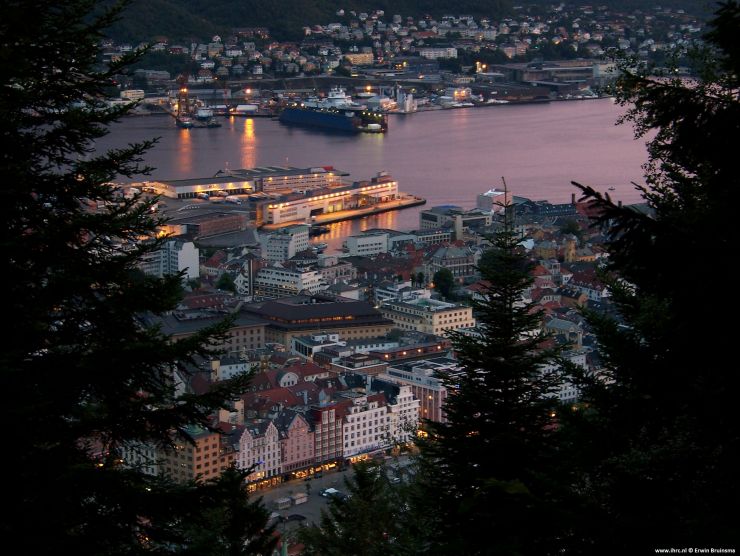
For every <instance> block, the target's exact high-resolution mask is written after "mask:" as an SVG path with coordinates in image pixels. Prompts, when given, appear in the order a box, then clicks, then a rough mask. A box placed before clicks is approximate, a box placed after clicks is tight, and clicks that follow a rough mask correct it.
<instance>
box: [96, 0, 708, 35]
mask: <svg viewBox="0 0 740 556" xmlns="http://www.w3.org/2000/svg"><path fill="white" fill-rule="evenodd" d="M579 3H584V4H585V3H587V2H586V1H585V0H584V1H583V2H574V3H573V4H579ZM543 4H549V3H547V2H543V0H518V1H517V2H516V5H518V6H528V5H543ZM644 4H645V3H644V0H602V1H601V2H600V3H599V5H607V6H609V7H611V8H613V9H624V10H625V11H627V10H633V9H643V10H645V9H646V7H645V5H644ZM513 5H514V2H513V0H420V1H415V0H373V1H370V2H367V1H362V0H211V1H208V0H132V2H131V5H130V7H129V8H128V9H127V10H126V12H125V13H124V16H123V19H122V20H121V21H120V22H118V23H117V24H116V25H114V26H113V27H112V28H111V29H110V32H109V36H111V37H112V38H114V39H117V40H126V41H135V42H138V41H148V40H151V39H153V38H154V37H158V36H164V37H167V38H168V39H169V40H170V42H181V41H182V42H188V41H189V39H190V38H196V39H199V40H203V39H205V38H208V37H210V36H212V35H215V34H220V35H225V34H228V33H229V31H230V30H231V29H233V28H235V27H254V26H257V27H267V28H268V29H269V30H270V32H271V34H272V36H273V37H275V38H277V39H298V38H300V37H301V36H302V27H304V26H306V25H315V24H326V23H330V22H333V21H343V22H347V21H348V20H349V18H350V15H349V12H350V11H351V10H354V11H355V12H357V13H360V12H367V13H370V12H372V11H373V10H378V9H380V10H384V11H385V19H386V20H388V19H390V17H391V16H392V15H393V14H401V15H402V16H404V17H406V16H414V17H415V18H418V17H420V16H423V15H425V14H429V15H432V16H442V15H444V14H452V15H461V14H468V15H473V16H484V15H485V16H489V17H493V18H494V19H498V18H500V17H501V16H505V15H508V14H512V15H514V17H516V15H515V14H517V13H521V12H518V11H517V10H514V9H513ZM712 5H714V4H713V2H711V1H710V0H698V1H697V0H664V1H662V2H661V6H663V7H670V8H673V9H686V10H687V11H691V12H702V11H704V10H705V9H707V8H708V7H709V6H712ZM340 8H341V9H344V10H345V13H346V15H345V16H344V17H343V18H342V17H339V16H338V15H337V10H339V9H340Z"/></svg>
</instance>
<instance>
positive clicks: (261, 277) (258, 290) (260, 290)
mask: <svg viewBox="0 0 740 556" xmlns="http://www.w3.org/2000/svg"><path fill="white" fill-rule="evenodd" d="M326 288H327V284H326V282H324V278H323V276H322V275H321V272H319V271H317V270H293V269H289V268H284V267H281V266H269V267H265V268H261V269H260V270H259V271H258V272H257V277H256V278H255V280H254V290H255V295H256V296H258V297H262V298H277V297H288V296H291V295H298V294H299V293H300V292H302V291H308V292H310V293H312V294H314V293H318V292H320V291H323V290H325V289H326Z"/></svg>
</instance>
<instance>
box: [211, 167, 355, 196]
mask: <svg viewBox="0 0 740 556" xmlns="http://www.w3.org/2000/svg"><path fill="white" fill-rule="evenodd" d="M216 175H217V176H231V177H237V178H242V179H244V180H248V181H251V182H252V183H253V184H254V189H255V191H264V192H265V193H271V192H275V191H299V190H312V189H323V188H326V187H333V186H337V185H341V184H342V178H343V177H346V176H349V174H348V173H346V172H342V171H341V170H337V169H336V168H334V167H333V166H315V167H311V168H296V167H293V166H288V167H283V166H261V167H258V168H240V169H238V170H221V171H220V172H218V173H217V174H216Z"/></svg>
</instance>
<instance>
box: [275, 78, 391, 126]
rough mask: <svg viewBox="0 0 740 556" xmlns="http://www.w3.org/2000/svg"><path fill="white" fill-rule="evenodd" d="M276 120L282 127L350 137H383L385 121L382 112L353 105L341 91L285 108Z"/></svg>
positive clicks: (337, 90) (333, 89)
mask: <svg viewBox="0 0 740 556" xmlns="http://www.w3.org/2000/svg"><path fill="white" fill-rule="evenodd" d="M279 120H280V121H281V122H282V123H285V124H294V125H302V126H309V127H320V128H324V129H333V130H336V131H346V132H349V133H360V132H365V133H384V132H386V131H388V117H387V116H386V115H385V114H383V113H382V112H378V111H375V110H369V109H368V108H366V107H364V106H360V105H357V104H354V103H353V102H352V101H351V99H350V98H349V97H348V96H347V95H346V94H345V93H344V91H343V90H342V89H340V88H336V87H335V88H332V90H331V91H330V92H329V95H328V96H327V98H325V99H321V100H319V99H308V100H306V101H305V102H301V103H293V104H289V105H288V106H286V107H285V108H284V109H283V111H282V112H281V113H280V117H279Z"/></svg>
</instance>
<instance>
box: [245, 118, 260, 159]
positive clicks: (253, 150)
mask: <svg viewBox="0 0 740 556" xmlns="http://www.w3.org/2000/svg"><path fill="white" fill-rule="evenodd" d="M254 166H257V136H256V135H255V133H254V118H246V119H245V120H244V134H243V136H242V157H241V167H242V168H253V167H254Z"/></svg>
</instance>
